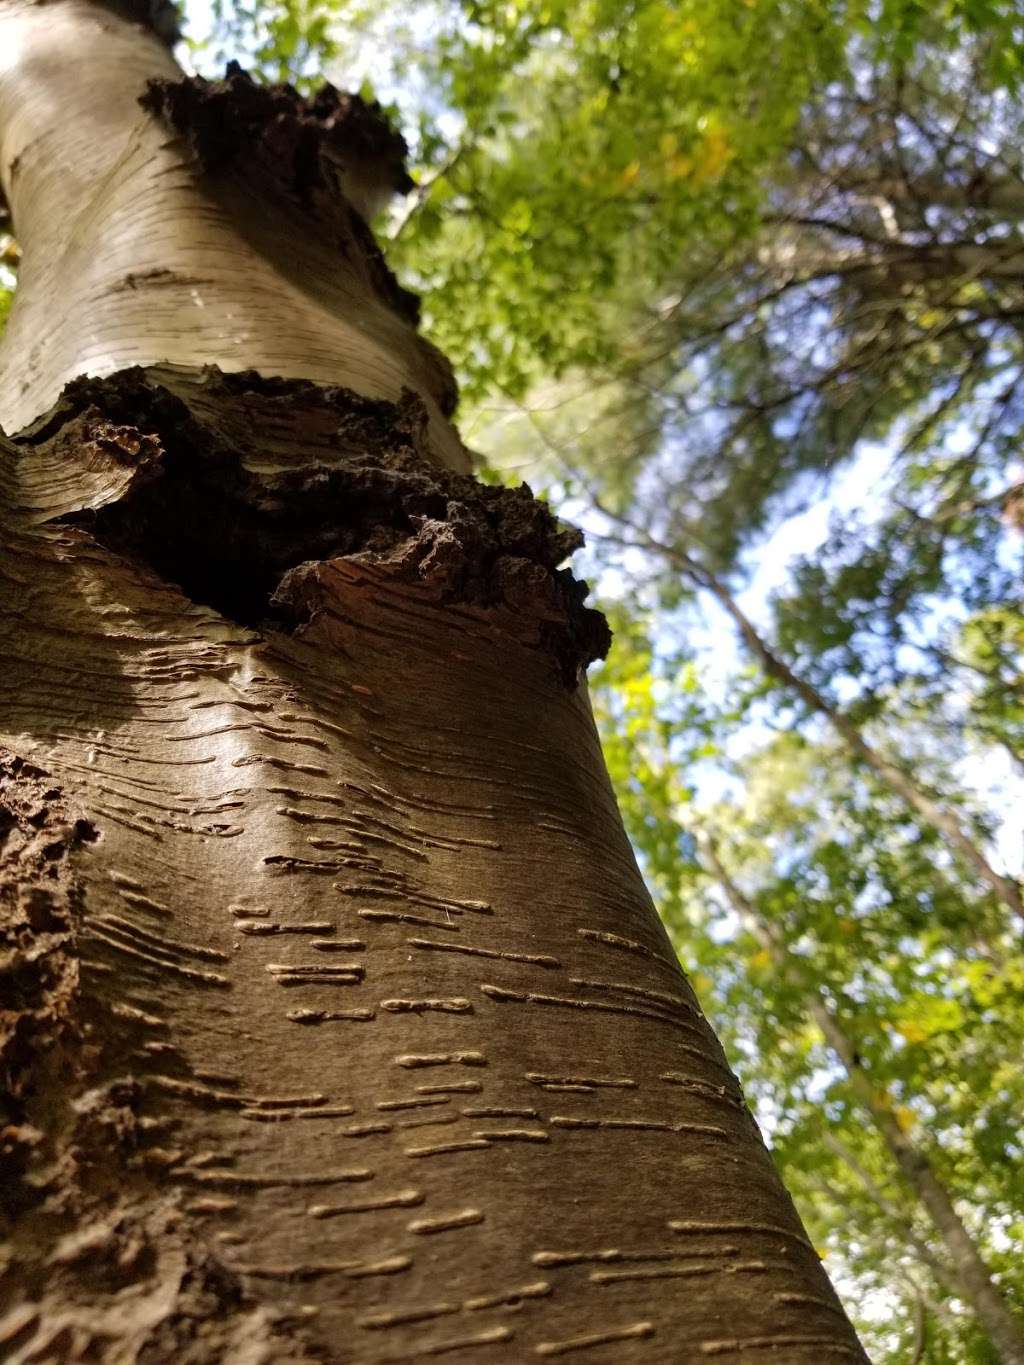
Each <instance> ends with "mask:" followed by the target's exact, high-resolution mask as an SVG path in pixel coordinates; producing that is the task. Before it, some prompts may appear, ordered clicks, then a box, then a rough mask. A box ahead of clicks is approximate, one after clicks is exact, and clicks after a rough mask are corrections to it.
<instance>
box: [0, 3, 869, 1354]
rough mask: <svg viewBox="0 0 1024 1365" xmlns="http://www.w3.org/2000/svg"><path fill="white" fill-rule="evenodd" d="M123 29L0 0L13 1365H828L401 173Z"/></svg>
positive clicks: (794, 1249) (830, 1311)
mask: <svg viewBox="0 0 1024 1365" xmlns="http://www.w3.org/2000/svg"><path fill="white" fill-rule="evenodd" d="M138 9H139V6H138V5H137V4H136V3H135V0H131V3H129V0H125V4H123V5H121V6H119V7H118V9H117V12H114V10H107V9H100V8H96V7H93V6H90V5H88V4H86V3H85V2H84V0H57V3H54V4H47V5H45V6H39V5H31V4H28V3H26V2H25V0H0V172H2V175H3V183H4V188H5V192H6V193H7V195H8V198H9V200H10V202H11V205H12V207H13V210H14V215H15V225H16V228H17V231H18V233H19V237H20V239H21V241H22V245H23V247H24V251H25V256H24V264H23V267H22V278H21V283H20V288H19V293H18V301H17V303H16V306H15V312H14V315H13V318H12V321H11V324H10V328H9V331H8V333H7V335H6V337H5V340H4V353H3V355H2V356H0V361H3V362H4V368H3V372H2V380H0V420H2V421H4V422H5V423H6V425H7V427H8V429H9V430H10V431H12V432H13V431H17V432H19V433H20V434H19V436H18V438H17V440H11V439H7V438H2V439H0V659H2V668H0V934H2V939H0V952H2V957H0V990H2V995H0V1002H2V1004H0V1009H2V1014H0V1062H2V1064H3V1068H4V1092H3V1106H4V1112H3V1114H2V1115H0V1121H2V1123H3V1127H2V1132H0V1143H2V1151H0V1156H2V1157H3V1160H4V1163H5V1172H9V1173H10V1175H9V1177H8V1178H7V1179H6V1180H5V1181H4V1182H3V1185H2V1199H3V1217H4V1232H5V1235H6V1250H5V1253H4V1255H5V1259H4V1261H3V1262H2V1274H3V1279H2V1288H0V1356H2V1357H3V1358H4V1359H5V1360H7V1359H9V1360H12V1361H16V1362H26V1363H27V1362H44V1361H45V1362H50V1361H59V1362H63V1361H78V1360H90V1361H102V1362H104V1363H105V1365H106V1363H107V1362H109V1363H110V1365H120V1362H132V1363H133V1365H138V1363H141V1365H163V1363H164V1362H167V1363H168V1365H171V1363H172V1362H173V1365H181V1363H182V1362H185V1363H186V1365H188V1363H190V1362H192V1363H194V1365H207V1362H225V1365H257V1363H258V1362H274V1365H279V1363H281V1362H309V1361H331V1362H353V1363H354V1365H371V1363H372V1362H378V1361H379V1362H385V1361H396V1362H397V1361H411V1360H419V1359H432V1358H434V1357H440V1356H445V1357H448V1356H451V1357H453V1358H456V1359H459V1360H462V1361H466V1362H469V1363H470V1365H473V1363H475V1362H481V1365H487V1362H490V1361H494V1360H503V1361H506V1362H518V1361H526V1360H533V1359H539V1358H547V1357H560V1356H562V1355H569V1356H572V1357H573V1358H579V1359H584V1360H591V1359H592V1360H594V1361H595V1362H600V1361H602V1360H603V1361H608V1362H633V1361H636V1362H641V1361H642V1362H652V1363H655V1362H658V1363H661V1362H663V1363H664V1365H670V1362H671V1365H676V1363H677V1362H680V1361H691V1360H692V1361H699V1360H703V1359H705V1358H709V1357H716V1356H721V1357H726V1358H740V1359H748V1358H753V1359H761V1358H763V1357H764V1356H765V1355H768V1356H772V1357H774V1358H775V1359H777V1360H786V1361H794V1362H798V1361H811V1360H819V1359H824V1360H840V1359H842V1360H848V1359H851V1358H852V1359H855V1360H863V1354H862V1352H861V1351H860V1348H859V1347H858V1345H857V1342H856V1340H855V1338H854V1336H853V1334H852V1331H851V1329H850V1327H849V1325H848V1324H847V1322H846V1319H845V1317H844V1316H843V1313H842V1310H841V1308H840V1307H839V1305H838V1303H837V1301H836V1299H835V1296H834V1294H833V1292H832V1290H831V1288H830V1287H829V1284H828V1281H827V1279H826V1277H825V1275H824V1273H823V1271H822V1269H821V1266H820V1264H819V1261H818V1258H817V1256H816V1254H815V1252H814V1249H813V1248H812V1247H811V1246H810V1245H809V1243H808V1242H807V1239H806V1236H805V1234H804V1232H803V1230H802V1228H801V1226H800V1223H799V1220H798V1218H797V1217H796V1214H795V1212H794V1210H793V1208H792V1206H791V1203H790V1201H789V1199H788V1197H787V1196H786V1194H785V1192H784V1191H783V1190H782V1188H781V1186H780V1184H779V1182H778V1179H777V1177H776V1176H775V1173H774V1171H773V1169H772V1166H771V1163H770V1160H769V1158H768V1155H767V1153H766V1151H765V1149H764V1146H763V1144H762V1143H761V1141H760V1138H759V1137H758V1135H757V1133H756V1130H755V1128H754V1126H753V1123H752V1121H751V1119H750V1117H749V1114H748V1113H747V1111H746V1109H745V1107H744V1105H743V1102H742V1097H741V1096H740V1094H739V1092H738V1089H737V1086H736V1082H735V1080H734V1079H733V1077H732V1076H731V1074H730V1073H729V1070H728V1068H727V1066H726V1064H725V1060H724V1058H723V1055H722V1052H721V1049H720V1047H719V1046H718V1044H717V1042H716V1041H715V1039H714V1038H713V1036H712V1034H711V1031H710V1029H709V1028H708V1025H707V1023H706V1022H705V1020H704V1019H703V1017H702V1015H701V1013H700V1010H699V1008H698V1006H697V1004H696V1002H695V1000H694V997H693V995H692V992H691V991H690V988H689V986H688V985H687V983H686V981H685V980H684V978H683V976H682V974H681V973H680V971H679V968H678V965H677V964H676V962H675V960H674V957H673V955H672V952H671V948H670V945H669V943H668V940H667V937H666V935H665V933H664V931H663V929H662V928H661V926H660V924H659V922H658V919H657V916H656V914H655V911H654V908H653V906H652V905H651V903H650V900H649V898H648V897H647V894H646V892H645V890H644V888H643V884H642V882H641V879H640V876H639V873H638V871H637V868H636V865H635V863H634V861H633V858H632V855H631V852H630V849H629V845H628V843H627V841H626V838H625V835H624V833H623V830H622V825H621V822H620V820H619V817H618V813H617V811H616V808H615V802H614V799H613V797H612V795H611V792H610V790H609V785H608V780H607V776H606V773H605V770H604V766H603V763H602V759H601V755H600V750H599V746H598V742H597V738H596V735H595V732H594V727H593V723H592V720H591V717H590V713H589V709H588V703H587V700H586V695H585V690H584V688H583V687H582V684H581V677H582V672H583V669H584V668H585V665H586V664H587V662H588V661H589V660H590V659H592V658H594V657H595V656H596V655H598V654H600V653H602V652H603V651H604V649H605V648H606V646H607V643H608V637H607V630H606V627H605V625H604V622H603V621H602V619H601V618H600V617H599V616H598V615H597V614H596V613H594V612H592V611H589V610H588V609H587V608H586V606H585V605H584V601H583V598H584V596H585V589H584V588H583V586H582V585H580V584H577V583H576V582H575V581H574V580H573V579H572V577H571V575H570V574H568V573H567V571H565V570H564V569H563V568H562V567H561V564H562V561H563V560H564V558H565V557H566V555H567V554H569V553H570V552H571V550H572V549H573V548H574V547H575V545H576V543H577V540H578V538H577V537H576V535H575V533H573V532H571V531H567V530H566V529H565V528H563V527H561V526H559V525H558V523H557V522H556V521H555V520H554V519H553V518H552V517H551V516H550V514H549V513H548V512H547V511H546V509H545V508H543V507H542V506H540V505H539V504H537V503H536V502H535V501H534V499H533V498H532V496H531V495H530V493H529V490H528V489H520V490H516V491H512V490H497V489H493V488H486V487H483V486H481V485H478V484H476V483H474V482H473V481H472V480H471V479H470V478H468V477H467V476H466V475H465V473H464V472H463V470H464V466H465V464H466V459H465V452H464V450H463V448H462V446H461V443H460V442H459V441H458V438H457V436H456V435H455V433H454V430H453V429H452V428H451V427H450V425H449V424H448V422H447V413H448V412H449V411H450V407H451V403H452V401H453V391H452V388H451V385H450V377H449V375H448V371H447V367H446V366H445V364H444V362H443V361H442V360H441V359H440V358H439V357H438V356H437V355H436V353H435V352H433V351H432V350H431V349H430V348H429V347H428V346H427V345H426V344H425V343H424V342H422V341H421V340H420V339H419V338H418V337H417V335H416V333H415V330H414V327H413V325H412V318H411V316H410V312H409V307H408V299H407V296H405V295H404V294H402V293H401V292H400V291H399V290H398V289H397V286H396V285H395V284H394V282H393V281H392V280H391V277H390V275H388V274H387V271H386V269H385V267H384V266H383V263H382V262H381V260H380V257H379V254H378V253H377V250H376V247H375V245H374V244H373V241H372V238H370V237H369V234H368V232H367V230H366V227H365V224H364V221H363V214H364V213H365V212H368V211H369V207H370V201H371V200H372V198H373V196H374V195H375V194H376V192H377V190H378V189H380V188H382V187H383V188H387V187H389V186H391V185H393V184H394V183H396V177H397V176H398V175H399V174H400V172H399V171H398V170H397V169H396V166H397V163H396V156H397V149H396V146H395V145H394V144H393V143H388V141H387V139H388V136H389V135H388V134H387V133H386V132H385V131H384V130H382V128H381V126H380V125H379V123H375V122H374V118H373V116H372V114H371V113H370V112H368V111H366V110H365V109H361V108H360V107H358V106H357V105H356V104H354V103H353V102H352V101H351V100H349V99H347V98H345V97H340V96H337V95H335V94H333V93H327V94H326V95H322V96H320V97H318V98H317V99H316V100H314V101H311V102H304V101H300V100H299V99H298V97H297V96H294V94H292V93H289V92H288V91H280V90H277V91H270V92H266V91H263V92H261V91H258V90H256V88H255V87H253V86H252V85H251V84H250V83H249V82H247V81H246V79H245V78H244V77H243V76H242V75H241V74H240V73H238V72H232V73H230V74H229V76H228V77H227V79H226V80H225V81H224V82H218V83H215V84H214V85H213V86H206V85H203V84H201V83H195V82H190V83H186V84H184V85H181V86H174V85H173V81H174V79H175V69H174V67H173V63H171V62H170V59H169V58H168V57H167V55H166V52H165V51H164V49H163V47H162V46H161V44H160V42H159V41H158V40H157V39H156V38H154V37H152V36H151V35H147V34H146V33H144V32H143V31H142V30H141V29H139V28H138V27H135V26H133V25H132V23H131V22H130V19H131V17H132V16H133V15H135V14H136V13H137V12H138ZM154 80H155V81H156V82H157V83H156V84H155V85H154V84H152V81H154ZM147 82H150V84H149V85H148V87H147ZM147 88H148V94H146V97H145V104H146V108H141V107H140V106H139V103H138V96H139V95H141V94H143V93H144V92H145V91H146V89H147ZM374 139H376V141H375V140H374ZM254 186H256V187H258V189H259V196H260V197H259V198H257V197H256V195H255V193H254V191H253V187H254ZM257 372H258V373H257ZM89 376H91V377H89ZM261 376H262V377H261ZM266 376H276V377H266ZM61 390H63V392H62V396H59V394H60V391H61ZM58 396H59V401H58ZM52 403H55V406H53V407H52V410H48V409H50V405H51V404H52Z"/></svg>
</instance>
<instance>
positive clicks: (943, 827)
mask: <svg viewBox="0 0 1024 1365" xmlns="http://www.w3.org/2000/svg"><path fill="white" fill-rule="evenodd" d="M653 544H654V542H652V545H653ZM656 548H658V549H660V550H661V552H662V553H664V554H665V555H667V556H668V557H669V558H670V559H672V560H674V561H675V562H676V564H677V565H678V566H679V567H680V568H681V569H682V570H683V572H684V573H686V575H687V576H688V577H689V578H691V579H692V581H693V582H694V583H695V584H696V585H697V586H698V587H701V588H704V589H706V590H707V591H708V592H710V593H711V595H712V596H713V597H714V598H715V600H716V601H717V602H718V604H719V605H720V606H721V607H722V609H723V610H724V611H725V612H726V614H727V615H728V616H729V617H730V618H731V619H732V621H733V622H734V623H735V625H736V627H737V629H738V631H739V633H740V636H741V638H742V640H743V643H744V644H745V645H746V646H747V648H748V649H749V650H750V652H751V654H753V656H754V658H755V659H757V661H758V663H759V664H760V665H761V667H762V668H763V669H764V671H765V673H766V674H767V675H768V677H770V678H774V679H775V681H776V682H780V683H782V685H783V686H784V687H786V688H788V689H789V690H790V691H791V692H793V693H794V694H795V695H796V696H798V697H799V698H800V700H801V701H802V702H803V703H804V705H805V706H807V707H808V708H809V709H810V710H811V711H812V712H815V713H816V714H817V715H819V716H823V717H824V718H825V720H827V721H828V723H829V724H830V725H831V726H832V728H833V730H835V732H836V734H837V735H838V736H839V738H840V739H841V740H842V741H843V743H844V744H845V745H846V747H847V748H848V749H849V751H850V753H851V754H852V755H853V756H854V758H856V759H859V760H860V761H861V762H862V763H863V764H864V765H865V766H866V767H868V768H870V769H871V771H872V772H873V773H874V774H875V776H876V777H878V778H879V779H880V780H881V781H882V782H883V783H884V784H885V786H887V787H888V788H889V790H890V791H891V792H892V793H893V794H894V795H895V796H898V797H899V799H900V800H901V801H902V802H903V803H904V804H905V805H906V806H907V807H909V809H910V810H912V811H913V812H914V813H915V814H916V815H919V816H920V817H921V819H922V820H924V821H925V822H926V823H927V824H929V825H931V827H932V828H933V829H934V830H935V831H936V832H937V833H938V834H940V835H941V836H942V837H943V838H944V839H945V840H946V842H947V843H948V845H949V847H950V848H951V849H952V850H953V851H954V853H955V854H956V855H957V856H958V857H959V858H960V860H961V861H962V862H963V864H964V865H965V866H966V867H969V868H970V869H971V870H972V871H973V872H974V874H975V876H976V877H977V878H978V880H979V881H981V882H983V883H984V884H985V885H986V886H988V888H989V889H990V890H991V891H992V893H993V894H994V895H995V896H996V897H997V898H998V900H999V901H1000V902H1001V903H1002V904H1003V905H1004V906H1005V907H1006V909H1008V910H1010V911H1011V912H1012V913H1013V914H1015V915H1016V916H1017V917H1018V918H1019V919H1021V920H1024V896H1022V894H1021V888H1020V883H1019V882H1018V881H1017V880H1016V879H1015V878H1013V877H1007V876H1004V875H1003V874H1002V873H1001V872H997V871H996V869H995V868H994V867H993V866H992V864H991V863H990V862H989V860H988V858H987V857H986V856H985V853H984V851H983V850H982V849H981V848H980V847H979V846H978V844H976V843H975V841H974V840H973V839H972V838H971V836H970V835H969V834H968V833H967V832H966V831H965V830H964V829H963V827H962V826H961V824H960V822H959V821H958V820H957V818H956V816H954V815H952V814H951V813H950V812H949V811H948V810H945V809H944V808H943V807H942V806H941V805H940V804H939V803H938V802H937V801H935V800H933V799H932V797H930V796H929V795H928V793H927V792H926V791H924V790H922V788H921V787H919V786H918V785H917V783H916V782H915V781H914V779H913V778H912V777H911V776H910V774H909V773H907V772H906V771H905V770H904V769H903V768H901V767H899V766H898V765H897V764H895V763H892V762H890V760H889V759H887V758H886V757H885V755H884V754H882V753H880V752H879V751H878V750H877V749H876V748H874V746H873V745H871V744H869V743H868V741H867V740H866V739H865V738H864V736H863V734H862V733H861V732H860V730H858V729H857V727H856V725H854V724H853V722H852V721H851V720H849V719H848V718H847V717H846V716H844V715H843V713H842V711H840V710H839V708H838V707H836V706H834V705H833V704H832V703H831V702H830V701H829V700H828V698H827V697H826V696H824V694H823V693H821V692H819V691H818V689H817V688H816V687H815V686H814V685H813V684H812V683H809V682H808V681H807V679H806V678H803V677H801V676H800V674H798V673H797V672H796V671H795V670H794V669H793V668H791V667H790V665H789V664H788V663H787V662H786V661H785V659H783V658H781V657H780V656H779V655H778V654H776V653H775V651H774V650H773V649H772V648H771V646H770V645H769V644H768V642H767V641H766V640H764V639H763V638H762V636H761V635H760V634H759V633H758V631H757V629H756V627H755V626H754V623H753V622H752V621H751V620H750V618H749V617H748V616H747V615H746V613H745V612H744V611H743V610H742V608H741V607H740V605H739V603H738V602H737V601H736V599H735V598H734V597H733V595H732V594H731V593H730V592H729V590H728V588H727V587H726V586H725V584H724V583H723V582H722V581H721V580H720V579H719V578H717V577H716V576H715V575H714V574H712V573H710V572H709V571H708V570H707V569H705V568H704V567H703V566H702V565H700V564H698V563H697V561H696V560H694V559H692V558H691V557H690V556H689V555H688V554H686V553H685V551H683V550H680V549H678V548H677V547H672V546H665V545H660V544H659V545H657V546H656Z"/></svg>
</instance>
